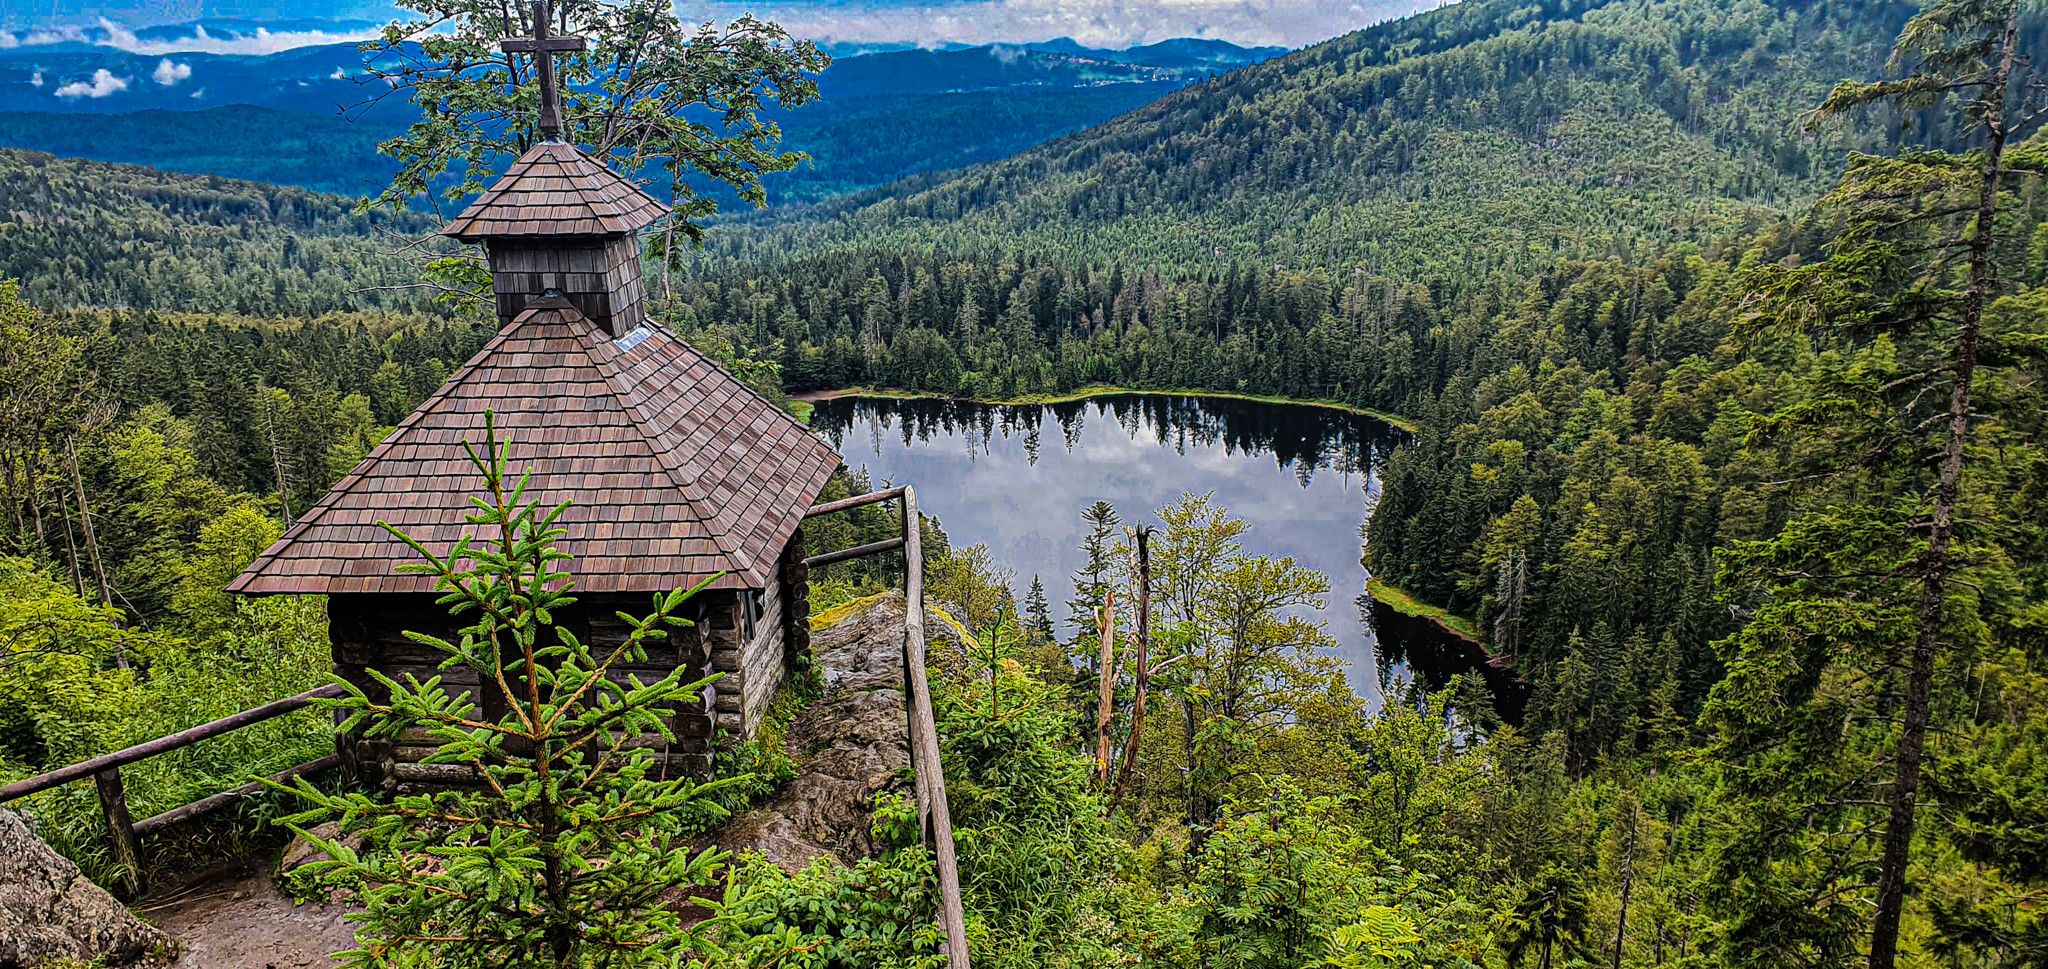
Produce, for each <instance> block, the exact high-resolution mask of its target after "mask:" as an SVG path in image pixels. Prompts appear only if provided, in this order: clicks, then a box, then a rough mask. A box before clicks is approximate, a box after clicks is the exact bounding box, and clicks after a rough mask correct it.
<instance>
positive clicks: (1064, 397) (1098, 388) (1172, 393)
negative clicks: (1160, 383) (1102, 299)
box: [789, 384, 1418, 434]
mask: <svg viewBox="0 0 2048 969" xmlns="http://www.w3.org/2000/svg"><path fill="white" fill-rule="evenodd" d="M1144 396H1152V397H1200V398H1205V399H1209V400H1240V401H1246V402H1249V403H1254V404H1278V405H1285V406H1293V407H1320V408H1322V409H1324V410H1334V411H1342V412H1343V413H1346V414H1351V415H1354V416H1358V417H1370V418H1372V419H1373V420H1376V421H1379V422H1380V423H1382V424H1386V425H1388V426H1389V427H1393V428H1397V429H1399V430H1401V431H1404V432H1406V433H1409V434H1414V433H1416V432H1417V430H1418V428H1417V425H1416V423H1415V422H1414V421H1412V420H1410V419H1408V418H1406V417H1402V416H1401V415H1399V414H1389V413H1387V412H1385V411H1377V410H1373V409H1372V408H1370V407H1358V406H1354V405H1351V404H1343V403H1338V402H1337V401H1332V400H1296V399H1294V398H1291V397H1267V396H1262V395H1259V394H1237V393H1229V392H1226V391H1220V390H1139V389H1136V388H1131V387H1119V386H1116V385H1113V384H1090V385H1089V386H1086V387H1082V388H1080V389H1079V390H1075V391H1072V392H1069V393H1064V394H1026V395H1024V396H1022V397H1009V398H985V397H959V396H955V395H953V394H941V393H934V392H931V391H917V390H885V389H876V388H873V387H845V388H840V389H836V390H813V391H808V392H806V393H801V394H793V395H791V396H790V398H789V399H790V400H792V401H796V402H798V403H803V404H812V405H816V404H818V403H819V402H822V401H827V400H840V399H842V398H847V397H853V398H869V399H875V400H952V401H960V402H963V403H971V404H990V405H994V406H998V407H1018V406H1024V405H1030V404H1039V405H1050V404H1073V403H1079V402H1081V401H1085V400H1093V399H1095V398H1098V397H1144Z"/></svg>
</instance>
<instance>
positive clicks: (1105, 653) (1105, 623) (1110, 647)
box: [1095, 589, 1116, 783]
mask: <svg viewBox="0 0 2048 969" xmlns="http://www.w3.org/2000/svg"><path fill="white" fill-rule="evenodd" d="M1095 629H1096V638H1097V640H1098V641H1099V642H1100V643H1101V646H1102V674H1101V676H1099V677H1097V681H1098V682H1097V683H1096V691H1095V693H1096V702H1095V779H1096V781H1097V782H1098V783H1107V782H1108V781H1109V723H1110V720H1111V718H1112V717H1113V716H1114V714H1115V712H1116V711H1115V704H1116V590H1114V589H1108V590H1104V592H1103V594H1102V608H1101V609H1098V610H1096V612H1095Z"/></svg>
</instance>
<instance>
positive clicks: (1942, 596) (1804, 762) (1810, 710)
mask: <svg viewBox="0 0 2048 969" xmlns="http://www.w3.org/2000/svg"><path fill="white" fill-rule="evenodd" d="M2021 13H2022V8H2021V4H2020V3H2019V2H2018V0H1941V2H1937V3H1935V4H1933V5H1932V6H1929V7H1928V8H1926V9H1925V10H1924V11H1923V12H1922V13H1921V14H1919V15H1918V16H1916V17H1914V18H1913V19H1912V20H1911V21H1910V22H1909V23H1908V24H1907V26H1906V28H1905V29H1904V31H1902V32H1901V34H1900V35H1899V39H1898V43H1897V45H1896V47H1895V49H1894V58H1893V63H1894V64H1895V65H1903V66H1905V67H1906V68H1907V69H1908V71H1909V73H1907V74H1906V76H1905V77H1903V78H1901V79H1898V80H1888V81H1877V82H1871V83H1859V82H1844V83H1842V84H1841V85H1838V86H1837V87H1836V88H1835V90H1834V91H1833V93H1832V94H1830V96H1829V97H1828V99H1827V100H1826V102H1824V103H1823V104H1822V105H1821V106H1820V107H1819V108H1818V109H1817V110H1816V112H1815V115H1814V119H1815V121H1816V123H1817V122H1819V121H1820V120H1823V119H1826V118H1830V117H1834V116H1838V115H1842V114H1845V113H1848V112H1851V111H1857V110H1860V109H1866V108H1871V107H1881V108H1884V109H1886V110H1887V111H1892V112H1898V113H1900V114H1904V115H1906V116H1909V117H1910V116H1912V115H1911V114H1909V113H1910V112H1920V113H1921V114H1920V116H1922V117H1926V116H1937V117H1938V116H1945V115H1954V116H1957V117H1958V118H1959V120H1960V125H1959V127H1960V129H1961V135H1962V136H1963V137H1964V138H1965V139H1966V143H1969V144H1972V145H1973V147H1971V148H1970V149H1969V150H1967V151H1965V152H1961V153H1950V152H1943V151H1916V152H1909V153H1905V154H1902V155H1900V156H1898V157H1871V156H1856V157H1854V158H1852V159H1851V163H1850V170H1849V172H1848V174H1847V175H1846V176H1845V177H1844V179H1843V182H1842V185H1841V187H1840V188H1839V189H1838V190H1836V191H1835V192H1834V193H1833V194H1832V195H1831V196H1829V198H1827V199H1826V200H1824V202H1823V211H1826V212H1831V213H1834V214H1838V215H1839V216H1840V217H1841V220H1842V225H1843V229H1842V231H1841V233H1840V235H1839V237H1838V238H1837V239H1836V240H1835V241H1834V243H1833V246H1832V252H1831V254H1830V255H1829V257H1828V258H1827V259H1826V260H1823V261H1820V262H1816V263H1813V264H1810V265H1805V266H1799V267H1795V268H1787V267H1783V266H1766V267H1761V268H1759V269H1757V270H1755V271H1754V272H1753V274H1752V278H1753V282H1754V294H1753V296H1752V297H1751V300H1750V307H1751V313H1750V315H1749V316H1748V317H1747V318H1746V320H1745V323H1744V326H1743V332H1744V335H1745V336H1746V337H1748V338H1749V339H1751V340H1752V341H1755V342H1760V343H1761V342H1768V341H1771V340H1784V339H1790V338H1791V335H1792V334H1798V333H1801V332H1802V331H1805V333H1804V335H1806V336H1807V337H1808V338H1809V339H1811V340H1812V341H1813V342H1814V343H1815V344H1816V347H1815V349H1816V350H1818V351H1820V352H1821V354H1822V355H1821V356H1820V358H1819V363H1818V365H1817V366H1816V373H1815V374H1814V376H1813V377H1812V378H1811V384H1812V386H1811V388H1810V390H1809V392H1808V393H1807V394H1806V395H1805V397H1804V399H1801V400H1799V401H1798V402H1797V403H1795V404H1793V405H1792V406H1790V407H1788V408H1786V409H1785V410H1783V411H1781V412H1780V413H1779V414H1778V415H1776V416H1775V417H1774V418H1772V419H1771V420H1770V421H1769V422H1767V423H1766V425H1765V426H1764V428H1763V430H1764V431H1765V433H1768V434H1772V435H1773V436H1779V437H1784V438H1789V439H1792V440H1794V441H1796V442H1798V450H1797V453H1799V454H1800V455H1801V457H1802V458H1803V459H1804V460H1805V462H1806V463H1807V465H1808V468H1807V469H1806V470H1807V471H1808V474H1807V475H1806V477H1805V478H1804V480H1805V481H1808V482H1810V483H1813V484H1810V485H1809V487H1811V488H1812V489H1813V490H1814V492H1815V493H1814V494H1813V496H1812V501H1813V505H1812V506H1810V507H1814V508H1815V509H1816V510H1813V511H1810V512H1808V513H1807V514H1805V515H1804V516H1802V517H1800V518H1798V519H1796V520H1794V521H1793V522H1792V523H1791V524H1790V525H1788V526H1787V527H1786V528H1785V529H1784V530H1783V531H1782V532H1781V533H1780V534H1779V535H1778V536H1777V537H1775V538H1773V539H1771V540H1769V541H1764V542H1750V543H1738V544H1737V545H1736V547H1735V548H1734V549H1732V550H1730V551H1729V552H1728V553H1727V554H1726V556H1725V557H1724V559H1723V562H1722V584H1723V588H1724V589H1726V590H1728V594H1729V595H1730V596H1731V597H1733V598H1736V599H1738V600H1739V601H1742V602H1745V603H1750V604H1754V605H1755V606H1756V612H1755V615H1754V617H1753V618H1752V619H1751V621H1750V622H1749V624H1748V625H1747V626H1746V627H1745V628H1744V629H1743V630H1742V631H1741V632H1740V633H1739V634H1737V635H1736V636H1735V637H1733V638H1731V639H1730V640H1729V641H1728V642H1727V643H1726V644H1725V645H1724V652H1725V654H1726V655H1727V657H1728V662H1729V675H1728V678H1727V679H1725V680H1724V681H1723V682H1722V683H1721V684H1719V685H1718V686H1717V687H1716V688H1715V691H1714V698H1713V701H1712V703H1711V704H1710V706H1709V717H1710V719H1711V720H1712V721H1713V722H1714V724H1715V725H1716V726H1717V727H1718V728H1719V731H1720V738H1719V742H1718V744H1717V746H1716V750H1715V752H1716V754H1717V760H1718V763H1719V769H1720V772H1721V773H1720V776H1721V780H1722V784H1723V789H1724V791H1725V792H1726V793H1727V795H1728V796H1729V797H1730V798H1731V799H1732V800H1733V801H1734V802H1735V803H1738V804H1741V805H1742V808H1741V815H1742V816H1743V817H1744V818H1745V822H1746V825H1745V827H1744V828H1743V831H1742V833H1741V834H1740V835H1739V836H1738V837H1737V839H1736V842H1735V845H1736V846H1735V847H1734V848H1733V849H1732V850H1728V851H1724V852H1723V853H1722V858H1723V860H1724V862H1725V863H1726V864H1727V866H1728V868H1727V870H1726V871H1725V872H1724V874H1725V875H1727V876H1729V877H1730V881H1731V883H1732V884H1733V885H1734V886H1735V889H1736V890H1735V891H1734V892H1732V893H1731V895H1730V897H1729V899H1728V900H1727V901H1728V904H1729V915H1730V921H1731V925H1730V934H1731V936H1732V937H1733V938H1734V939H1735V940H1737V941H1738V943H1739V944H1741V949H1740V950H1738V951H1742V952H1745V953H1746V958H1752V959H1759V960H1769V959H1779V960H1786V959H1802V960H1803V959H1809V958H1830V959H1840V958H1844V957H1846V955H1847V954H1848V953H1849V952H1851V951H1853V948H1854V946H1855V936H1856V935H1858V934H1859V933H1860V932H1861V931H1862V930H1863V929H1865V927H1866V926H1867V930H1868V935H1867V938H1868V945H1867V951H1868V962H1869V966H1870V967H1871V969H1892V967H1893V966H1894V965H1896V963H1897V961H1898V945H1899V929H1900V921H1901V917H1902V913H1903V911H1904V908H1905V904H1906V891H1907V884H1906V878H1907V872H1908V866H1909V862H1910V860H1911V851H1912V846H1913V843H1914V832H1915V828H1916V824H1917V821H1918V818H1917V812H1918V806H1919V801H1920V799H1921V798H1920V785H1921V780H1922V774H1923V771H1924V768H1925V765H1926V761H1927V753H1928V747H1927V745H1928V740H1929V736H1930V732H1931V728H1932V727H1933V725H1934V724H1933V717H1934V713H1935V708H1936V706H1937V698H1936V697H1935V696H1934V690H1935V685H1936V679H1937V674H1938V673H1939V672H1940V670H1941V669H1943V668H1944V667H1951V666H1954V665H1957V664H1967V663H1968V662H1970V661H1971V657H1970V656H1969V650H1970V649H1971V648H1972V647H1973V645H1974V643H1976V642H1978V641H1980V640H1981V636H1982V628H1983V627H1982V618H1981V616H1982V612H1981V607H1980V604H1979V602H1978V600H1979V598H1980V597H1981V596H1982V595H1983V592H1984V590H1986V589H1987V588H1995V587H1997V586H1999V585H2000V584H2002V583H2001V580H2000V579H1998V578H1997V577H1996V574H1995V568H1996V563H1997V562H1999V561H2002V560H2005V557H2006V556H2005V554H2004V552H2002V551H2001V550H2000V549H1999V548H1998V542H1999V532H2000V529H1999V528H1998V527H1997V523H1996V521H1995V520H1993V519H1986V518H1983V517H1982V516H1977V517H1978V520H1976V521H1971V522H1968V523H1967V524H1966V525H1965V521H1964V517H1963V516H1962V514H1961V512H1962V509H1964V508H1965V507H1967V506H1968V505H1969V503H1970V502H1971V501H1972V500H1973V494H1972V486H1973V485H1974V483H1975V482H1974V480H1973V477H1972V470H1973V467H1974V462H1977V461H1984V460H1987V459H1988V463H1990V464H1992V465H1996V464H1997V463H1998V461H1999V458H1998V457H1997V455H1998V453H1999V450H2000V448H2001V444H2002V442H2001V441H1999V440H1998V439H1997V438H1996V437H1995V436H1986V434H1987V433H1989V434H1992V435H1995V434H1997V433H1998V432H1997V431H1996V430H1995V428H1996V427H1997V425H1998V421H1997V420H1996V419H1995V418H1994V419H1987V415H1986V414H1985V413H1983V410H1984V407H1985V406H1986V405H1992V406H1995V405H1996V398H1995V397H1994V398H1992V399H1990V400H1986V401H1979V400H1978V399H1977V398H1976V397H1975V396H1974V395H1975V392H1976V390H1977V385H1978V384H1979V383H1981V382H1987V381H1989V380H1990V379H1992V373H1993V372H1990V371H1987V370H1986V369H1985V366H1984V365H1985V363H1986V362H1987V361H1990V362H1993V363H1994V364H1995V363H1996V362H1997V361H1999V360H2000V359H2010V357H2008V356H2007V355H2006V354H2005V353H2003V352H2001V348H2000V347H1999V345H1998V340H1999V337H1998V335H1997V334H1996V333H1992V334H1989V335H1988V336H1987V332H1986V330H1985V327H1984V324H1985V311H1986V309H1987V307H1988V306H1989V305H1990V304H1991V301H1992V300H1994V299H1995V298H1996V297H1997V296H1998V294H1999V293H2000V292H2001V285H2002V284H2001V281H2000V280H1999V279H1998V277H1997V275H1996V272H1995V269H1996V266H1995V262H1996V260H1997V257H1998V255H1999V252H2000V247H2001V245H2002V244H2003V241H2002V236H2001V233H2000V223H1999V214H2000V210H2001V205H2004V204H2008V203H2006V202H2005V200H2004V197H2003V196H2002V195H2001V191H2002V189H2003V188H2004V187H2005V185H2006V183H2007V182H2008V180H2010V179H2012V178H2013V176H2014V175H2015V172H2016V170H2027V171H2038V170H2040V169H2041V167H2042V165H2043V163H2044V162H2048V159H2043V158H2039V157H2037V153H2035V152H2032V151H2029V150H2026V149H2024V148H2023V149H2021V150H2018V151H2015V152H2012V153H2011V154H2008V152H2007V146H2008V144H2009V142H2011V141H2012V140H2013V139H2015V138H2017V137H2020V136H2021V135H2023V134H2024V132H2022V131H2020V130H2018V128H2019V126H2021V125H2030V124H2033V123H2035V122H2037V121H2038V120H2039V118H2040V117H2041V114H2040V112H2039V111H2038V110H2037V108H2038V106H2035V105H2028V104H2023V103H2019V101H2020V98H2017V97H2014V96H2013V93H2014V92H2026V94H2028V95H2035V96H2037V92H2038V90H2039V85H2038V83H2037V82H2036V81H2035V80H2034V78H2032V77H2031V76H2026V75H2028V74H2029V73H2030V72H2029V71H2028V65H2029V63H2030V62H2029V61H2028V60H2027V59H2026V58H2025V57H2024V56H2023V55H2022V51H2021V43H2020V22H2021ZM1987 340H1988V341H1989V342H1987ZM1987 349H1991V350H1993V352H1992V353H1991V354H1990V355H1988V356H1987V355H1986V354H1985V351H1986V350H1987ZM1987 428H1991V429H1992V430H1990V431H1988V432H1987V430H1986V429H1987ZM1966 458H1967V460H1966ZM1994 518H1995V516H1994ZM1959 526H1964V527H1959ZM1987 567H1990V570H1987ZM1973 573H1974V574H1973ZM1845 725H1847V726H1846V729H1845ZM1873 802H1882V803H1883V804H1884V807H1883V809H1882V810H1877V811H1871V810H1865V809H1863V808H1862V807H1861V805H1864V804H1870V803H1873ZM1795 818H1797V819H1802V820H1799V821H1797V822H1796V823H1791V824H1790V825H1789V826H1788V824H1787V822H1789V821H1792V819H1795ZM1873 845H1874V846H1875V847H1874V849H1873V847H1872V846H1873ZM1866 872H1867V873H1868V874H1867V875H1866ZM1867 878H1869V879H1874V883H1875V884H1874V886H1872V887H1870V888H1868V889H1866V888H1865V887H1864V886H1865V882H1866V879H1867ZM1847 898H1857V899H1858V900H1860V901H1867V903H1868V904H1869V906H1870V908H1871V914H1870V916H1869V917H1868V919H1867V921H1866V920H1865V919H1864V917H1863V916H1861V914H1860V909H1859V906H1857V905H1855V904H1851V903H1849V902H1848V901H1847V900H1846V899H1847ZM1822 902H1829V903H1830V904H1821V903H1822Z"/></svg>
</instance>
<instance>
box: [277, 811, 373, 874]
mask: <svg viewBox="0 0 2048 969" xmlns="http://www.w3.org/2000/svg"><path fill="white" fill-rule="evenodd" d="M307 833H309V834H311V835H313V836H314V837H316V838H319V839H320V840H322V841H326V842H330V843H337V842H335V839H337V838H340V841H339V842H338V843H339V844H340V845H342V846H343V847H346V848H349V849H352V850H354V851H357V852H360V851H362V850H363V846H364V845H365V844H366V843H368V839H367V838H365V837H363V836H362V835H361V834H352V835H349V836H348V837H346V838H343V837H341V822H340V821H329V822H327V823H326V824H321V825H317V826H315V827H312V828H308V829H307ZM326 860H327V852H324V851H321V850H320V849H319V848H317V847H314V845H313V842H311V841H307V840H306V839H305V838H302V837H300V836H298V835H292V840H291V842H290V843H289V844H286V845H285V846H284V855H283V856H281V857H280V858H279V859H278V862H277V873H278V874H280V875H289V874H291V873H292V872H295V871H297V870H299V869H300V868H303V867H305V866H306V865H308V864H310V863H312V862H315V861H326Z"/></svg>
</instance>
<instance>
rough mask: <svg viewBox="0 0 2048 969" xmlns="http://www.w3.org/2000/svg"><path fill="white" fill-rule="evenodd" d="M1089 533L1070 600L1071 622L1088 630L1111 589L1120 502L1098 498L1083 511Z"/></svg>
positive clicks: (1082, 629) (1083, 540)
mask: <svg viewBox="0 0 2048 969" xmlns="http://www.w3.org/2000/svg"><path fill="white" fill-rule="evenodd" d="M1081 521H1082V522H1083V523H1085V524H1086V525H1087V526H1088V534H1087V536H1086V537H1084V538H1082V539H1081V553H1082V554H1083V555H1084V556H1086V563H1085V564H1084V565H1082V566H1081V568H1079V569H1077V570H1076V571H1075V572H1074V597H1073V598H1072V599H1069V600H1067V625H1069V626H1072V627H1074V628H1075V629H1078V630H1080V631H1082V632H1083V633H1086V632H1087V631H1088V630H1091V629H1094V628H1095V613H1096V610H1098V609H1101V608H1102V602H1103V597H1104V596H1105V595H1106V594H1107V593H1108V592H1109V582H1110V567H1111V564H1112V562H1111V559H1112V558H1113V557H1114V555H1115V553H1116V547H1115V540H1114V539H1115V535H1116V528H1117V525H1119V524H1121V522H1122V519H1120V518H1118V517H1117V513H1116V506H1115V505H1112V504H1110V503H1109V502H1107V501H1097V502H1095V503H1094V504H1091V505H1089V506H1088V507H1087V508H1085V509H1083V510H1082V511H1081Z"/></svg>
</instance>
